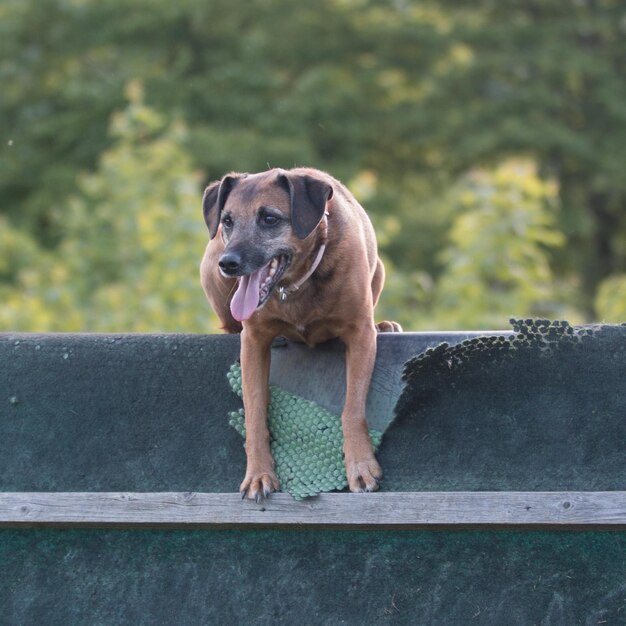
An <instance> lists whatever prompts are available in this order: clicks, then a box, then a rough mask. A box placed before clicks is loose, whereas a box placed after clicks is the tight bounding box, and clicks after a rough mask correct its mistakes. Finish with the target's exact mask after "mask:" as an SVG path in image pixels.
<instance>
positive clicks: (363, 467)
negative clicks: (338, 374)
mask: <svg viewBox="0 0 626 626" xmlns="http://www.w3.org/2000/svg"><path fill="white" fill-rule="evenodd" d="M202 203H203V210H204V219H205V221H206V224H207V226H208V228H209V234H210V237H211V240H210V242H209V245H208V246H207V249H206V252H205V254H204V258H203V259H202V264H201V266H200V274H201V279H202V286H203V288H204V291H205V293H206V295H207V298H208V300H209V302H210V303H211V305H212V306H213V308H214V309H215V312H216V313H217V315H218V316H219V318H220V320H221V321H222V324H223V328H224V329H225V330H226V331H227V332H231V333H238V332H241V369H242V383H243V404H244V409H245V415H246V419H245V424H246V455H247V459H248V464H247V471H246V476H245V478H244V480H243V482H242V483H241V487H240V491H241V493H242V497H246V496H247V497H249V498H251V499H256V500H257V501H259V500H260V499H261V498H262V497H264V496H265V497H267V496H268V495H269V494H270V493H271V492H272V491H275V490H277V489H278V488H279V484H278V479H277V478H276V474H275V473H274V460H273V458H272V455H271V452H270V437H269V432H268V429H267V405H268V401H269V390H268V379H269V370H270V347H271V343H272V340H273V339H274V338H275V337H277V336H283V337H286V338H288V339H292V340H294V341H303V342H305V343H306V344H308V345H310V346H313V345H315V344H317V343H320V342H323V341H327V340H329V339H331V338H334V337H340V338H341V339H342V340H343V341H344V343H345V344H346V366H347V373H346V374H347V387H346V403H345V406H344V410H343V414H342V416H341V422H342V428H343V433H344V456H345V465H346V473H347V477H348V483H349V486H350V490H351V491H373V490H375V489H377V488H378V481H379V480H380V478H381V475H382V472H381V469H380V466H379V465H378V463H377V461H376V459H375V458H374V452H373V450H372V445H371V442H370V438H369V434H368V428H367V420H366V417H365V400H366V396H367V391H368V388H369V383H370V378H371V375H372V369H373V367H374V360H375V357H376V331H377V330H379V331H387V330H400V327H399V326H398V325H397V324H395V323H393V322H383V323H382V324H380V325H379V326H378V327H376V326H375V324H374V306H375V305H376V302H377V300H378V297H379V295H380V292H381V290H382V287H383V282H384V279H385V271H384V268H383V264H382V263H381V261H380V259H379V258H378V256H377V248H376V238H375V235H374V230H373V228H372V225H371V222H370V221H369V219H368V217H367V215H366V213H365V211H364V210H363V208H362V207H361V206H360V205H359V203H358V202H357V201H356V199H355V198H354V196H353V195H352V194H351V193H350V192H349V191H348V189H346V187H344V185H342V184H341V183H340V182H339V181H337V180H335V179H334V178H332V177H331V176H330V175H328V174H326V173H324V172H320V171H318V170H314V169H308V168H298V169H293V170H288V171H287V170H280V169H273V170H269V171H267V172H262V173H260V174H234V173H233V174H228V175H227V176H224V178H222V180H221V181H216V182H214V183H212V184H210V185H209V186H208V187H207V188H206V190H205V192H204V198H203V202H202Z"/></svg>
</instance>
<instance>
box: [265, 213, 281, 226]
mask: <svg viewBox="0 0 626 626" xmlns="http://www.w3.org/2000/svg"><path fill="white" fill-rule="evenodd" d="M261 221H262V222H263V224H265V225H266V226H274V224H278V218H277V217H276V216H275V215H269V214H267V213H266V214H265V215H263V216H261Z"/></svg>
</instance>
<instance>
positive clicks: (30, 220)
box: [0, 0, 626, 319]
mask: <svg viewBox="0 0 626 626" xmlns="http://www.w3.org/2000/svg"><path fill="white" fill-rule="evenodd" d="M624 19H625V18H624V7H623V6H622V3H619V2H616V1H615V0H595V1H594V2H586V1H582V0H580V1H579V0H566V1H557V0H546V1H545V2H535V1H531V2H524V3H518V2H512V1H511V0H502V1H501V2H497V3H496V2H493V1H492V0H478V1H477V2H475V3H472V4H471V5H468V4H467V3H465V2H460V1H458V0H445V1H444V2H437V3H434V2H420V3H417V2H410V1H409V2H389V3H380V2H379V1H378V0H355V1H354V2H346V1H345V0H319V2H316V3H308V4H307V3H302V2H296V1H295V0H286V1H285V0H249V1H248V2H246V3H232V2H229V1H227V0H181V1H180V2H176V3H172V2H168V1H166V0H136V1H134V2H132V3H130V2H127V0H109V1H107V2H96V1H95V0H4V1H3V2H2V3H1V4H0V79H1V83H0V84H2V87H3V91H2V98H0V119H2V120H3V130H2V135H1V137H2V141H0V159H1V162H2V168H0V212H2V214H3V215H4V216H5V219H6V224H7V228H9V229H10V232H19V234H20V236H22V235H23V236H24V237H26V240H28V241H29V242H31V244H32V245H33V246H36V247H37V248H39V247H41V248H43V249H45V250H46V251H48V252H49V253H50V254H51V255H52V257H55V256H56V255H57V253H58V252H60V251H61V250H63V246H64V245H65V243H66V242H67V240H68V238H69V237H71V236H73V234H72V233H73V232H74V231H71V230H68V224H69V218H68V215H67V213H68V198H70V197H71V196H74V195H76V194H77V193H78V192H79V186H80V185H83V184H84V182H83V177H82V176H79V175H78V174H79V173H81V172H83V173H84V172H89V171H94V170H95V169H96V168H97V167H98V164H99V163H101V155H102V153H103V151H105V150H107V149H110V148H111V146H112V143H113V142H114V141H115V138H114V137H113V136H112V135H110V134H108V133H107V128H108V126H109V121H110V118H111V115H112V114H113V113H114V112H115V111H117V110H119V109H121V108H123V106H124V86H125V85H127V84H128V83H129V81H132V80H134V79H138V80H140V81H141V83H142V84H143V85H144V86H145V91H146V101H147V102H149V103H150V106H151V107H153V108H154V111H155V112H158V114H159V115H161V116H163V117H164V121H165V122H168V123H169V122H171V121H172V120H177V119H178V120H183V121H184V122H185V125H186V127H187V128H188V129H189V132H188V133H187V134H186V136H184V137H182V138H181V141H182V142H183V143H181V144H180V146H181V149H184V150H185V151H186V152H188V154H189V155H190V160H189V161H187V164H188V166H189V168H190V169H189V171H191V170H192V169H193V168H198V169H200V170H202V171H203V172H204V179H205V181H206V180H208V179H214V178H217V177H218V176H220V175H221V174H222V173H223V172H225V171H228V170H232V169H236V170H243V171H245V170H247V171H258V170H261V169H265V168H266V167H268V166H283V167H291V166H293V165H304V164H306V165H313V166H316V167H321V168H322V169H328V170H330V171H331V172H332V173H333V174H335V175H337V176H338V177H340V178H342V179H343V180H345V181H347V182H350V181H352V180H358V179H359V177H360V176H362V175H363V173H364V172H367V173H371V174H372V176H373V179H374V183H373V185H372V191H371V193H369V195H368V198H367V202H366V204H365V206H366V208H367V209H368V211H370V213H371V214H372V215H373V217H374V219H375V221H376V224H377V226H378V227H380V228H381V233H382V235H383V237H382V240H381V250H382V252H383V254H384V255H385V257H386V258H387V259H388V260H389V267H390V268H393V271H394V273H396V272H400V273H401V276H398V277H394V276H392V275H390V277H389V280H390V284H391V283H394V284H397V285H402V284H403V285H405V286H408V285H412V286H413V287H414V288H415V289H416V293H417V294H418V295H416V296H413V297H410V298H408V301H410V302H415V301H421V300H422V299H423V298H426V299H427V298H428V297H429V294H431V293H433V292H432V289H434V288H435V287H436V285H437V282H438V280H439V276H440V275H441V272H442V271H443V270H444V267H443V262H442V260H441V256H440V255H439V254H438V251H439V250H440V249H441V247H442V246H443V245H444V242H445V237H446V233H447V230H448V225H449V220H450V219H452V217H453V213H451V208H452V207H451V205H450V203H448V202H447V200H446V191H447V189H448V188H449V187H450V186H451V185H453V184H454V183H455V181H456V180H457V179H458V178H459V177H462V176H463V175H464V173H466V172H467V171H470V170H472V169H473V168H476V167H487V168H492V167H494V166H495V165H497V163H498V162H500V161H501V160H503V159H506V158H509V157H510V156H514V157H515V156H520V155H522V156H526V157H529V158H532V159H534V160H535V161H536V162H537V163H538V164H539V175H540V176H541V177H542V178H544V179H546V180H548V179H549V180H555V181H556V182H557V188H558V193H559V195H560V205H561V210H560V211H559V213H558V227H559V228H560V229H561V230H562V232H563V233H564V234H565V237H566V241H567V245H563V246H559V247H556V248H553V249H552V250H551V251H550V252H549V254H548V259H549V262H550V265H551V268H552V270H553V271H554V273H555V275H556V276H557V278H559V279H560V280H562V281H565V282H567V283H568V284H570V283H573V282H576V281H578V284H579V285H580V288H579V291H578V294H577V295H576V296H573V297H575V301H574V304H576V305H577V306H578V307H579V308H581V309H582V310H583V311H584V313H585V316H586V317H587V318H588V319H592V318H593V317H594V315H595V312H594V303H596V304H597V303H598V302H599V300H598V298H597V297H596V292H597V289H598V286H599V285H600V284H601V282H602V281H603V280H606V279H609V278H610V277H611V276H613V275H616V276H619V275H621V274H623V273H624V272H625V271H626V244H625V241H626V236H625V233H626V211H624V204H625V202H626V200H625V198H626V182H625V181H626V178H624V177H623V175H622V172H621V169H622V166H621V164H622V163H623V162H624V161H625V158H626V108H625V107H624V105H623V103H624V101H625V96H626V81H625V80H624V79H625V78H626V76H625V73H626V39H625V38H624V36H623V34H624V33H623V31H624V26H623V25H624ZM398 225H401V226H398ZM198 228H200V229H201V228H202V223H201V221H200V219H198ZM200 253H201V251H200ZM100 260H101V261H103V262H105V259H104V258H103V257H100ZM9 266H10V268H12V269H10V272H13V274H11V275H9V273H10V272H9V270H7V272H9V273H7V272H5V273H4V274H2V276H1V277H0V280H1V281H3V283H4V284H6V285H11V284H14V283H15V281H16V280H17V277H16V274H15V272H17V269H16V268H17V265H15V264H14V263H13V264H7V267H9ZM413 287H411V288H413ZM407 288H408V287H407ZM571 293H573V292H571ZM556 295H557V296H558V295H559V294H556ZM403 302H405V300H403V299H400V300H396V305H395V306H404V305H403V304H402V303H403ZM511 313H514V312H513V311H512V312H511ZM407 316H408V314H407Z"/></svg>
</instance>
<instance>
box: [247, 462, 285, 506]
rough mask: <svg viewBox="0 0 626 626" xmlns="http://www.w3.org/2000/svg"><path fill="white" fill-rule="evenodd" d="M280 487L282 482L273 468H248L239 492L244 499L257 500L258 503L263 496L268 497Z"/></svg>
mask: <svg viewBox="0 0 626 626" xmlns="http://www.w3.org/2000/svg"><path fill="white" fill-rule="evenodd" d="M279 489H280V483H279V481H278V478H277V477H276V474H275V473H274V471H273V470H271V469H269V470H263V471H254V470H248V471H247V472H246V477H245V478H244V479H243V482H242V483H241V486H240V487H239V493H240V494H241V498H242V499H243V498H248V499H250V500H256V502H257V504H258V503H259V502H261V500H262V499H263V498H267V497H268V496H269V495H270V493H272V492H274V491H278V490H279Z"/></svg>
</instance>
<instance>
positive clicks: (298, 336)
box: [281, 322, 337, 347]
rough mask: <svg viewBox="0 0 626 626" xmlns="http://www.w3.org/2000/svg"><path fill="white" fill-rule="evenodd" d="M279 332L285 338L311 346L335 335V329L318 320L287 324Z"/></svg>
mask: <svg viewBox="0 0 626 626" xmlns="http://www.w3.org/2000/svg"><path fill="white" fill-rule="evenodd" d="M281 334H282V335H284V336H285V337H286V338H287V339H290V340H292V341H299V342H302V343H306V344H307V345H308V346H311V347H313V346H315V345H317V344H318V343H323V342H325V341H328V340H329V339H333V338H334V337H337V332H336V331H335V329H333V328H331V327H329V325H328V324H325V323H319V322H313V323H309V324H303V323H297V324H289V325H288V326H286V327H285V329H284V331H283V332H282V333H281Z"/></svg>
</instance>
